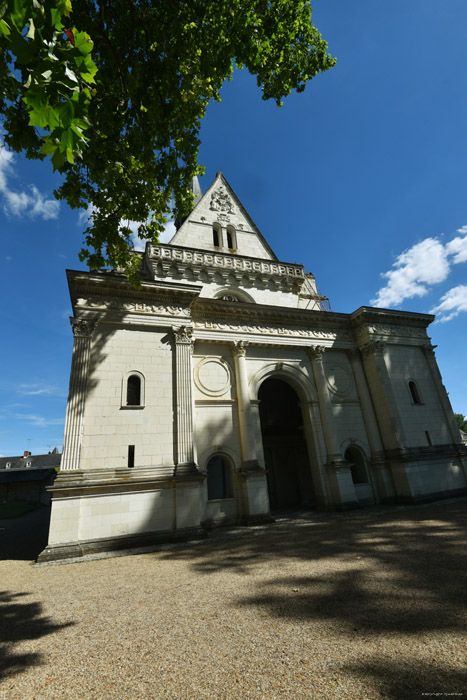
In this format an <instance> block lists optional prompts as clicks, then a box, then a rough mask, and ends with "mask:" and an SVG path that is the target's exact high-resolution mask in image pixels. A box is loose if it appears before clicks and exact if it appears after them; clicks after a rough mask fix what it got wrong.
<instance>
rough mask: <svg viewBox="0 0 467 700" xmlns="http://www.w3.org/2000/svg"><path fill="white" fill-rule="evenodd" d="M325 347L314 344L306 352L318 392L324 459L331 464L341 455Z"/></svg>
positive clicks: (339, 460) (340, 457)
mask: <svg viewBox="0 0 467 700" xmlns="http://www.w3.org/2000/svg"><path fill="white" fill-rule="evenodd" d="M325 349H326V348H324V347H322V346H319V345H315V346H313V347H311V348H309V349H308V354H309V356H310V359H311V366H312V368H313V375H314V378H315V384H316V390H317V392H318V402H319V409H320V414H321V423H322V426H323V433H324V441H325V443H326V453H327V459H326V461H327V463H328V464H331V463H332V462H342V455H341V453H340V449H339V443H338V441H337V438H336V433H335V430H334V428H333V416H332V408H331V399H330V398H329V392H328V388H327V381H326V374H325V371H324V367H323V353H324V351H325Z"/></svg>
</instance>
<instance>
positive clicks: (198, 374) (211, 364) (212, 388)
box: [194, 357, 232, 396]
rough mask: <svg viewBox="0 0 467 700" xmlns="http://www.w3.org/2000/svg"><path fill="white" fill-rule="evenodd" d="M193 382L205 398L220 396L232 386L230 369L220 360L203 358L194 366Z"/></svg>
mask: <svg viewBox="0 0 467 700" xmlns="http://www.w3.org/2000/svg"><path fill="white" fill-rule="evenodd" d="M194 382H195V384H196V387H197V388H198V390H199V391H200V392H201V393H203V394H205V395H206V396H222V395H223V394H225V393H226V392H227V391H228V390H229V389H230V387H231V384H232V380H231V371H230V367H229V365H228V364H227V362H225V360H223V359H222V358H218V357H204V358H203V359H202V360H201V361H200V362H199V363H198V365H197V366H196V369H195V373H194Z"/></svg>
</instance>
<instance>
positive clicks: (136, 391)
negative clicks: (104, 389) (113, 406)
mask: <svg viewBox="0 0 467 700" xmlns="http://www.w3.org/2000/svg"><path fill="white" fill-rule="evenodd" d="M126 405H127V406H141V379H140V377H138V375H137V374H131V375H130V376H129V377H128V380H127V389H126Z"/></svg>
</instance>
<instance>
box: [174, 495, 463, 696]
mask: <svg viewBox="0 0 467 700" xmlns="http://www.w3.org/2000/svg"><path fill="white" fill-rule="evenodd" d="M466 506H467V503H466V502H465V501H464V502H457V503H451V504H440V505H435V506H429V507H418V508H413V509H403V510H394V511H390V512H386V513H379V514H377V515H374V516H373V517H369V516H368V515H363V516H362V515H355V514H352V515H350V514H349V515H340V516H338V515H334V516H315V517H314V518H313V517H311V518H310V519H309V520H301V521H298V522H296V523H295V525H292V524H291V523H290V526H288V524H287V523H284V524H283V525H282V526H281V527H276V528H271V529H270V530H268V531H265V532H263V533H259V534H257V535H256V536H254V537H248V538H242V539H235V538H232V539H226V540H224V541H220V542H213V543H211V544H210V545H208V546H199V547H196V548H186V549H182V550H171V551H167V552H165V553H164V556H165V557H166V558H169V559H185V560H190V562H191V566H192V567H193V570H194V572H195V573H197V574H204V575H209V574H211V573H214V572H218V571H220V570H222V569H229V570H234V571H236V572H237V573H238V574H240V575H243V576H245V577H247V576H249V577H250V576H251V577H253V579H252V580H253V582H254V585H255V586H256V589H257V590H256V592H255V593H254V594H251V581H250V582H249V586H248V591H249V593H248V594H245V595H240V596H239V597H238V599H237V601H236V605H237V606H240V607H254V608H256V609H259V610H261V612H262V613H263V614H268V615H270V616H271V617H274V618H278V619H281V618H282V619H288V620H296V621H297V622H300V623H301V624H304V625H305V627H304V630H305V629H307V628H308V634H309V635H310V638H312V635H313V634H314V633H316V632H317V630H319V624H318V623H319V622H322V621H326V622H327V624H329V625H330V626H332V627H333V629H334V630H335V634H338V635H339V636H341V637H342V640H343V642H345V643H346V644H351V643H352V639H355V638H356V636H359V637H360V640H359V641H362V640H361V638H362V637H363V639H364V640H366V639H368V640H371V641H373V640H375V639H376V638H377V637H381V636H382V637H384V638H385V639H386V640H388V639H389V644H387V645H386V649H388V648H389V649H391V645H393V647H394V648H396V647H397V646H398V645H397V643H396V642H398V640H399V639H404V640H407V638H409V640H410V639H411V640H412V641H411V643H410V648H412V647H413V649H414V650H415V652H416V653H414V656H413V657H411V658H410V659H409V658H406V657H404V656H403V655H401V656H402V658H400V656H398V655H397V654H396V653H395V654H394V655H393V657H392V658H391V656H390V657H389V658H388V655H387V653H386V654H385V655H383V654H381V656H375V657H373V658H371V657H370V658H369V657H367V658H366V659H362V658H361V657H360V659H359V660H357V659H356V660H355V662H354V663H351V664H350V665H346V666H345V667H343V668H342V667H341V668H342V670H344V672H345V673H347V674H356V675H357V676H359V677H366V678H373V679H374V681H376V682H377V684H378V687H380V688H384V690H385V693H386V694H387V697H388V698H391V699H393V700H401V698H415V697H421V696H422V693H430V694H431V693H451V694H455V693H459V694H460V693H462V692H463V691H465V690H466V689H467V674H466V673H464V672H463V671H462V668H465V666H463V660H464V661H465V637H464V642H463V643H461V642H460V643H459V658H456V659H453V658H452V655H451V656H448V657H447V658H446V656H445V655H442V654H439V653H437V652H434V653H435V655H434V656H433V657H432V658H431V659H430V658H429V656H428V658H429V661H427V662H426V663H425V661H424V660H422V658H420V656H422V657H423V659H426V658H427V650H426V647H425V649H423V645H428V648H429V649H430V652H429V653H430V654H431V648H432V645H433V644H434V647H433V649H436V644H437V642H433V640H434V635H433V633H437V634H436V638H435V639H436V640H438V641H439V640H442V639H443V638H445V636H448V635H450V637H451V638H453V637H454V638H455V637H457V636H459V637H461V636H462V635H463V634H465V630H466V590H467V573H466V563H467V552H466V530H467V508H466ZM293 560H295V561H301V562H303V563H304V564H305V565H304V566H302V567H300V571H301V575H299V576H295V575H293V576H290V575H288V574H287V570H288V565H289V563H291V562H292V561H293ZM266 563H267V564H268V569H267V571H268V574H267V575H265V576H262V575H261V569H262V567H264V565H265V564H266ZM271 563H272V564H273V571H276V572H279V575H277V574H275V575H274V574H273V575H271V574H270V572H271ZM307 569H309V573H307ZM280 572H283V574H281V573H280ZM305 633H306V632H305ZM392 640H394V643H393V642H392ZM440 648H441V649H442V648H443V645H442V644H441V645H440Z"/></svg>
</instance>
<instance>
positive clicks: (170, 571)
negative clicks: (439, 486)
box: [0, 501, 467, 700]
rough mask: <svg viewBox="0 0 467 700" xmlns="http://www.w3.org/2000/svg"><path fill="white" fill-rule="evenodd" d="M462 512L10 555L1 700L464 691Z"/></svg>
mask: <svg viewBox="0 0 467 700" xmlns="http://www.w3.org/2000/svg"><path fill="white" fill-rule="evenodd" d="M466 506H467V502H466V501H457V502H452V503H448V504H446V503H445V504H437V505H431V506H425V507H417V508H405V509H394V510H386V512H385V511H384V509H378V508H375V509H373V510H371V512H368V511H366V512H365V513H361V512H359V513H358V514H356V513H352V514H346V515H342V514H340V515H337V514H335V515H312V516H309V517H302V518H301V519H300V518H299V519H297V520H291V519H287V518H283V519H282V520H280V521H279V522H278V523H277V524H275V525H269V526H267V527H263V528H255V529H252V530H248V531H246V530H236V531H233V532H230V533H229V532H226V531H223V532H220V531H217V532H216V533H215V538H214V539H213V540H210V541H207V542H204V543H199V544H195V545H193V544H191V545H183V546H177V547H170V548H165V549H163V550H159V551H152V552H149V553H144V554H133V555H130V556H124V557H114V558H105V559H97V560H90V561H84V562H79V563H68V564H62V565H53V566H40V567H38V566H31V563H30V562H27V561H14V560H9V561H0V581H1V586H0V588H1V590H2V593H1V603H2V604H1V606H0V610H1V615H2V617H1V618H0V697H1V698H2V700H3V698H8V700H30V699H37V700H39V699H40V700H42V698H46V699H49V698H50V699H53V700H62V699H63V700H68V699H70V700H71V699H73V700H77V699H78V700H82V699H86V700H87V699H88V698H93V699H94V698H96V699H98V700H101V699H102V700H106V699H111V700H133V698H135V699H136V698H138V700H145V699H146V698H148V699H151V698H157V699H159V698H167V699H168V700H210V699H213V700H221V699H226V700H237V699H238V700H245V699H246V698H254V699H255V700H263V699H264V700H274V699H276V698H278V699H279V698H280V699H282V698H292V699H293V700H301V699H303V700H305V699H306V700H314V699H315V698H326V699H327V698H329V699H330V700H331V699H332V700H334V699H337V698H339V700H341V699H342V698H349V699H352V700H353V699H355V700H357V699H358V700H364V699H366V698H369V699H371V700H379V699H382V698H385V699H390V700H404V699H405V698H410V700H412V699H413V698H424V697H430V696H432V697H435V696H438V697H443V696H445V697H447V696H448V695H449V696H450V697H456V696H457V697H461V696H462V694H463V695H464V697H467V673H466V666H465V661H466V649H467V645H466V592H467V586H466V578H467V577H466V567H465V564H466V559H467V556H466V555H467V553H466V528H467V508H466ZM246 532H247V533H248V534H245V533H246Z"/></svg>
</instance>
